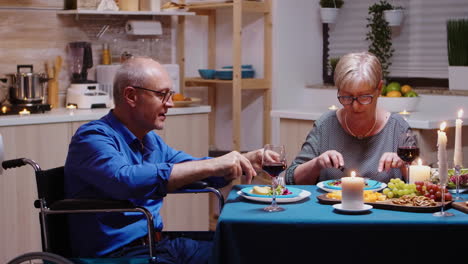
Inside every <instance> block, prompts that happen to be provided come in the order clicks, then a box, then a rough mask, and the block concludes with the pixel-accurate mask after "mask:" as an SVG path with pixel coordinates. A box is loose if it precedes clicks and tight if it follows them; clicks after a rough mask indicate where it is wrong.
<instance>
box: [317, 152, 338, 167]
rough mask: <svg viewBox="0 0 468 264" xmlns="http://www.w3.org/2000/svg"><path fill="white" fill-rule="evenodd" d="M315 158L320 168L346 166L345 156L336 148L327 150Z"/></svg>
mask: <svg viewBox="0 0 468 264" xmlns="http://www.w3.org/2000/svg"><path fill="white" fill-rule="evenodd" d="M315 159H316V163H317V165H318V166H319V168H320V169H325V168H338V167H340V166H344V161H343V156H342V155H341V153H339V152H338V151H336V150H327V151H325V152H324V153H322V154H321V155H320V156H318V157H317V158H315Z"/></svg>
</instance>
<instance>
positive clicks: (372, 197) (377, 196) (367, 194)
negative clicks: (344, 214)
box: [327, 190, 387, 203]
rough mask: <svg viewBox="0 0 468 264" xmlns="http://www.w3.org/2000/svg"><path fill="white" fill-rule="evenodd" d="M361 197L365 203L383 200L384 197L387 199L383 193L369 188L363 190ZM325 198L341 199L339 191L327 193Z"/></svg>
mask: <svg viewBox="0 0 468 264" xmlns="http://www.w3.org/2000/svg"><path fill="white" fill-rule="evenodd" d="M363 197H364V202H365V203H375V202H378V201H385V199H387V197H386V196H385V195H383V194H381V193H379V192H374V191H370V190H365V191H364V193H363ZM327 198H330V199H337V200H341V191H333V192H330V193H327Z"/></svg>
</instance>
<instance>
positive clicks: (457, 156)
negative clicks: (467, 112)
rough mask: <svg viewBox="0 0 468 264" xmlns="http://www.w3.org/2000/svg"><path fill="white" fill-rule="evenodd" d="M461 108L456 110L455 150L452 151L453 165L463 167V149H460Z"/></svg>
mask: <svg viewBox="0 0 468 264" xmlns="http://www.w3.org/2000/svg"><path fill="white" fill-rule="evenodd" d="M462 116H463V109H460V110H459V111H458V118H457V120H455V150H454V152H453V166H457V165H459V166H460V167H463V164H462V163H463V149H462V124H463V121H462V120H461V118H462Z"/></svg>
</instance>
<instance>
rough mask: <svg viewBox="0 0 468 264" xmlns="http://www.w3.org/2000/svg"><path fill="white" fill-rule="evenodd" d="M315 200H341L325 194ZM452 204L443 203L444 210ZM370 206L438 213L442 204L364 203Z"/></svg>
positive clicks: (389, 201) (328, 202)
mask: <svg viewBox="0 0 468 264" xmlns="http://www.w3.org/2000/svg"><path fill="white" fill-rule="evenodd" d="M317 200H318V201H319V202H320V203H322V204H337V203H341V200H337V199H332V198H328V197H327V194H326V193H325V194H321V195H319V196H317ZM451 203H452V202H451V201H449V202H445V206H444V208H445V209H448V208H449V207H450V204H451ZM366 204H370V205H372V207H374V208H378V209H384V210H393V211H404V212H414V213H432V212H437V211H440V207H441V206H442V202H437V205H436V206H407V205H398V204H394V203H392V200H391V199H390V200H385V201H381V202H374V203H366Z"/></svg>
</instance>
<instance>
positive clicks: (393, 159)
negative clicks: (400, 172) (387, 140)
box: [378, 152, 405, 172]
mask: <svg viewBox="0 0 468 264" xmlns="http://www.w3.org/2000/svg"><path fill="white" fill-rule="evenodd" d="M404 166H405V163H404V162H403V161H402V160H401V159H400V157H398V155H397V154H396V153H395V152H385V153H384V154H383V155H382V157H381V158H380V160H379V168H378V171H379V172H382V171H384V170H385V171H389V170H390V169H392V168H399V169H401V168H403V167H404Z"/></svg>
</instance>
